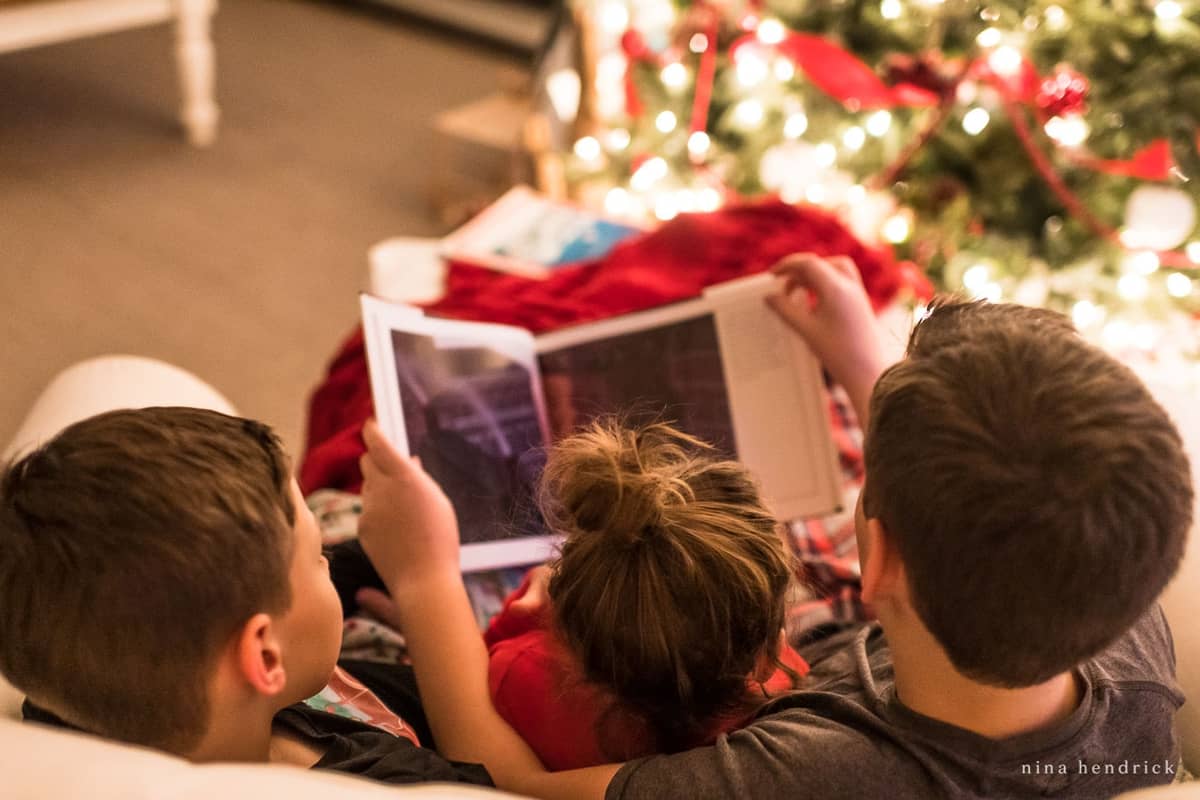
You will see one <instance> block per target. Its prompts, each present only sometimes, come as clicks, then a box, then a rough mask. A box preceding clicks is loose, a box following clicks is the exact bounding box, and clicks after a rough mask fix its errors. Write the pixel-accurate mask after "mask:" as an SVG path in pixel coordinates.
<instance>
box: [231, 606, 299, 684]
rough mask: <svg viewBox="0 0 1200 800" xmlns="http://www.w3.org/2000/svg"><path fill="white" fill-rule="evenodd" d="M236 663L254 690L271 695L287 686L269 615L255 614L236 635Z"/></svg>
mask: <svg viewBox="0 0 1200 800" xmlns="http://www.w3.org/2000/svg"><path fill="white" fill-rule="evenodd" d="M235 647H236V651H237V652H236V659H235V660H236V663H237V666H238V669H239V671H240V672H241V675H242V678H243V679H244V680H245V681H246V682H247V683H248V684H250V686H252V687H253V688H254V690H255V691H256V692H258V693H259V694H262V695H266V696H267V697H273V696H275V695H277V694H279V693H280V692H282V691H283V690H284V689H285V688H286V687H287V671H286V670H285V669H284V667H283V648H282V646H281V644H280V641H279V637H278V635H277V634H276V630H275V625H274V622H273V621H272V619H271V616H270V615H269V614H255V615H254V616H253V617H251V618H250V619H248V620H246V624H244V625H243V626H242V629H241V632H240V633H238V635H237V642H236V644H235Z"/></svg>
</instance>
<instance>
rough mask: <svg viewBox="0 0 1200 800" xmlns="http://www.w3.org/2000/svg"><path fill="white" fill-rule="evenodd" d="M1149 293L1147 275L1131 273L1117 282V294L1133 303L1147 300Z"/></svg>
mask: <svg viewBox="0 0 1200 800" xmlns="http://www.w3.org/2000/svg"><path fill="white" fill-rule="evenodd" d="M1149 293H1150V282H1149V281H1148V280H1146V276H1145V275H1142V274H1139V273H1137V272H1130V273H1128V274H1127V275H1122V276H1121V279H1120V280H1118V281H1117V294H1119V295H1121V297H1123V298H1125V299H1126V300H1129V301H1131V302H1136V301H1138V300H1145V299H1146V295H1147V294H1149Z"/></svg>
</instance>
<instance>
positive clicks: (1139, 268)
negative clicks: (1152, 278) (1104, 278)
mask: <svg viewBox="0 0 1200 800" xmlns="http://www.w3.org/2000/svg"><path fill="white" fill-rule="evenodd" d="M1161 264H1162V262H1161V261H1160V260H1159V258H1158V254H1157V253H1154V252H1151V251H1150V250H1142V251H1140V252H1137V253H1130V254H1129V255H1128V256H1126V257H1125V260H1124V262H1122V264H1121V266H1122V267H1124V269H1125V270H1126V271H1127V272H1136V273H1137V274H1138V275H1152V274H1154V272H1156V271H1157V270H1158V268H1159V266H1161Z"/></svg>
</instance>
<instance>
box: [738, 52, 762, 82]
mask: <svg viewBox="0 0 1200 800" xmlns="http://www.w3.org/2000/svg"><path fill="white" fill-rule="evenodd" d="M767 72H768V69H767V62H766V61H764V60H763V59H762V58H761V57H760V56H758V55H757V54H755V53H751V52H746V51H743V52H740V53H739V54H738V59H737V79H738V83H740V84H741V85H742V86H745V87H747V88H749V87H751V86H757V85H758V84H760V83H762V82H763V81H764V80H766V77H767Z"/></svg>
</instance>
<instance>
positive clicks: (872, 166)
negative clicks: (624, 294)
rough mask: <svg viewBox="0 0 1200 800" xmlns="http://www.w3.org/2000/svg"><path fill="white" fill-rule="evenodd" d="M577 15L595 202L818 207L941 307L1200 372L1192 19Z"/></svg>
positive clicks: (698, 5)
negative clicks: (954, 294) (1016, 319)
mask: <svg viewBox="0 0 1200 800" xmlns="http://www.w3.org/2000/svg"><path fill="white" fill-rule="evenodd" d="M577 2H578V4H579V11H580V12H581V14H580V18H581V19H582V20H583V24H582V25H581V28H582V31H581V32H582V35H583V36H584V37H585V39H586V40H587V46H586V47H584V48H583V52H584V53H585V54H587V56H586V63H584V64H581V65H580V66H579V69H578V70H577V71H570V70H563V71H560V72H559V73H555V74H552V75H550V76H549V79H548V81H547V89H548V94H549V96H550V98H551V100H552V101H553V102H554V105H555V107H556V109H558V110H559V116H560V117H562V116H564V113H569V114H570V115H572V116H575V115H576V113H577V114H578V118H577V119H576V122H575V130H576V131H577V138H576V139H575V141H574V145H573V148H572V152H571V153H569V154H568V158H567V178H568V181H569V183H570V185H571V187H572V190H573V193H574V195H575V197H576V198H577V199H579V200H581V201H582V202H584V203H586V204H589V205H593V206H594V207H597V208H602V209H604V210H605V211H606V212H607V213H609V214H610V215H613V216H617V217H622V218H627V219H635V220H653V219H655V218H657V219H659V220H668V219H671V218H673V217H674V216H676V215H678V214H680V213H684V212H703V211H712V210H716V209H718V208H720V207H721V206H722V205H724V204H725V203H727V202H730V201H731V200H733V199H735V198H746V197H756V196H761V195H765V194H774V195H778V196H779V197H780V198H782V199H783V200H784V201H786V202H790V203H809V204H813V205H817V206H822V207H824V208H827V209H830V210H833V211H835V212H836V213H838V214H839V215H840V216H841V218H842V219H843V220H844V221H845V223H846V224H847V225H848V226H849V227H850V229H851V230H853V231H854V232H855V234H856V235H858V236H859V237H860V238H861V239H862V240H863V241H866V242H879V243H888V244H890V245H892V246H894V247H895V248H896V251H897V253H898V254H899V255H900V256H901V257H904V258H908V259H911V260H912V261H914V262H915V263H917V264H919V265H920V266H921V267H922V268H923V269H924V270H925V271H926V273H927V274H928V275H929V276H930V277H931V279H932V280H933V281H934V283H935V284H936V285H938V286H940V287H942V288H946V289H951V290H962V291H965V292H966V293H968V294H971V295H974V296H976V297H982V298H987V299H991V300H1014V301H1017V302H1023V303H1028V304H1034V305H1046V306H1050V307H1056V308H1060V309H1062V310H1064V311H1067V312H1069V313H1071V314H1072V316H1073V317H1074V319H1075V322H1076V324H1077V325H1078V326H1079V328H1080V329H1081V330H1082V331H1083V332H1084V333H1085V334H1087V335H1089V336H1093V337H1095V338H1096V339H1097V340H1099V341H1103V342H1104V343H1105V344H1106V345H1107V346H1109V347H1111V348H1113V349H1116V350H1131V349H1132V350H1140V351H1142V352H1143V353H1150V354H1154V355H1156V356H1158V355H1162V354H1164V353H1166V352H1168V351H1171V352H1174V353H1177V354H1182V355H1183V356H1185V357H1187V358H1189V359H1191V360H1193V361H1195V360H1197V359H1200V336H1198V334H1197V330H1198V329H1197V323H1196V319H1197V311H1200V286H1197V285H1196V281H1197V280H1200V274H1198V273H1197V272H1196V270H1197V268H1198V267H1200V229H1198V228H1197V213H1196V208H1197V203H1198V202H1200V153H1198V148H1200V138H1198V132H1200V0H1084V1H1083V2H1068V1H1067V0H1058V2H1054V3H1050V2H995V3H986V4H983V3H979V2H970V1H967V0H865V1H864V0H828V1H824V2H817V1H816V0H760V1H759V2H755V1H754V0H708V1H707V2H704V1H701V0H696V1H694V2H685V1H683V0H679V1H678V2H671V0H577ZM580 75H582V77H583V83H582V87H581V85H580ZM572 83H573V85H572ZM572 92H574V97H573V98H572V97H570V95H571V94H572ZM564 96H566V97H568V100H567V101H566V102H563V101H562V100H561V98H562V97H564ZM572 100H574V101H575V102H571V101H572ZM565 106H571V108H570V109H569V110H568V111H566V112H564V111H563V109H562V108H561V107H565ZM576 109H577V111H576Z"/></svg>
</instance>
